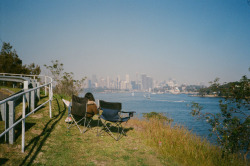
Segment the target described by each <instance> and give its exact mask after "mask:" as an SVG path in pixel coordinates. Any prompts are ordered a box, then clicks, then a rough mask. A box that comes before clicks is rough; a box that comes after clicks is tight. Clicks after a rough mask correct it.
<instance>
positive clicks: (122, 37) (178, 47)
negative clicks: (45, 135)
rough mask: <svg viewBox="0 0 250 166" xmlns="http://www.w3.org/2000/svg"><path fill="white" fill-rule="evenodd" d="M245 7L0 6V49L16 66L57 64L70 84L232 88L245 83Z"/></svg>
mask: <svg viewBox="0 0 250 166" xmlns="http://www.w3.org/2000/svg"><path fill="white" fill-rule="evenodd" d="M248 1H249V0H35V1H34V0H22V1H20V0H0V42H1V43H2V42H7V43H10V44H11V45H12V46H13V48H14V49H15V50H16V52H17V54H18V56H19V58H20V59H22V60H23V64H30V63H33V62H34V63H35V64H38V65H40V66H41V68H43V69H44V67H43V65H44V64H47V65H51V64H52V63H51V61H52V60H59V61H60V62H61V63H63V64H64V71H65V72H73V73H74V75H75V79H80V78H83V77H85V76H87V77H88V78H91V77H92V75H93V74H95V75H96V76H97V77H107V76H109V77H111V78H115V77H116V76H117V75H120V77H121V78H123V79H125V75H126V74H129V75H130V78H131V79H134V78H135V75H136V73H139V74H141V73H144V74H147V75H148V76H151V77H152V78H153V79H154V80H158V81H162V80H168V79H169V78H173V79H175V80H176V81H177V82H178V83H187V84H197V83H199V82H203V83H205V84H207V83H208V82H209V81H213V80H214V79H215V78H216V77H219V78H220V81H221V82H222V83H223V82H231V81H238V80H240V78H241V77H242V76H243V75H247V76H248V77H250V72H249V70H248V68H249V67H250V2H248ZM1 45H2V44H1ZM43 73H47V71H45V70H43Z"/></svg>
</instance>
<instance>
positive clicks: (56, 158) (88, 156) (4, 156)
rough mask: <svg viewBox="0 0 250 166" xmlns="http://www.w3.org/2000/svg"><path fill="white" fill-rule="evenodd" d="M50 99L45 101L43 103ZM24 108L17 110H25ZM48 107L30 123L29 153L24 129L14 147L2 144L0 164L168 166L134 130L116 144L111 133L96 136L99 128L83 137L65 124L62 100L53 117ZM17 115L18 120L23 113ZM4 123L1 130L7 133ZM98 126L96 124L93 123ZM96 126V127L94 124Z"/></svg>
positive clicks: (59, 101) (55, 102)
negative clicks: (24, 138) (50, 116)
mask: <svg viewBox="0 0 250 166" xmlns="http://www.w3.org/2000/svg"><path fill="white" fill-rule="evenodd" d="M46 99H47V98H44V99H42V101H44V100H46ZM21 108H22V105H20V106H18V108H17V109H21ZM48 110H49V107H48V104H47V105H46V106H45V107H44V108H42V109H41V110H39V111H37V112H36V113H35V114H33V115H31V117H29V118H27V120H26V127H27V129H26V142H25V143H26V150H25V153H21V135H20V132H21V126H18V127H17V129H16V134H17V141H16V143H15V144H14V145H8V144H4V143H3V139H1V144H0V163H2V164H3V163H4V164H7V165H29V164H35V165H40V164H41V165H44V164H46V165H68V164H72V165H166V164H167V163H166V161H165V160H163V159H162V158H161V157H160V156H159V155H158V154H157V153H156V151H155V150H154V149H153V148H151V147H149V146H147V145H145V144H144V141H142V140H141V139H140V135H139V134H138V133H137V132H136V130H134V129H132V128H127V129H129V130H128V131H127V135H128V136H127V137H123V138H122V139H121V140H120V141H115V140H114V139H113V138H111V137H110V136H109V135H107V134H103V135H102V136H101V137H97V136H96V131H97V128H98V127H96V126H95V127H93V129H91V130H88V131H87V132H86V133H85V134H81V133H80V132H79V130H78V129H77V128H76V127H74V128H71V129H70V130H68V129H67V125H66V123H65V122H64V120H65V118H66V116H67V110H66V108H65V107H64V105H63V103H62V102H61V100H60V99H54V100H53V118H52V119H50V118H49V112H48ZM18 112H19V113H17V114H16V119H17V118H18V117H19V116H21V112H20V111H18ZM2 124H3V122H0V126H1V127H0V131H2V130H3V125H2ZM93 124H94V123H93ZM94 125H95V124H94Z"/></svg>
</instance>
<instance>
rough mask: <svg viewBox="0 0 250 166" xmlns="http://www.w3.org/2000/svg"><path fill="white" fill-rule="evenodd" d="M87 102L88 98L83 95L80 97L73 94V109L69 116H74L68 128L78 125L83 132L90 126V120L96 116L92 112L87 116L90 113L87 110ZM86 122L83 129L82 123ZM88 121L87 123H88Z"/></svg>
mask: <svg viewBox="0 0 250 166" xmlns="http://www.w3.org/2000/svg"><path fill="white" fill-rule="evenodd" d="M87 103H88V99H87V98H83V97H78V96H75V95H73V96H72V105H71V108H70V109H71V111H70V113H69V116H70V117H71V118H72V121H71V122H69V123H68V126H67V127H68V129H70V128H71V127H73V126H77V128H78V129H79V130H80V132H81V133H85V132H86V131H87V130H88V128H90V127H91V126H90V122H91V121H92V117H93V116H94V115H93V114H91V116H90V117H88V116H87V114H89V113H88V112H87ZM83 122H84V128H85V129H84V130H81V128H80V125H82V123H83ZM86 123H87V124H86Z"/></svg>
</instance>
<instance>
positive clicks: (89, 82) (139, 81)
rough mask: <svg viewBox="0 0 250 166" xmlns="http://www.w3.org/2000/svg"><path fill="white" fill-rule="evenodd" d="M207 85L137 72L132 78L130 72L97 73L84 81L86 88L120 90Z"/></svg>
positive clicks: (148, 89) (147, 89)
mask: <svg viewBox="0 0 250 166" xmlns="http://www.w3.org/2000/svg"><path fill="white" fill-rule="evenodd" d="M189 85H197V86H205V84H204V83H202V82H199V83H197V84H186V83H179V82H178V81H177V80H175V79H173V78H169V79H168V80H161V81H157V80H154V79H153V78H152V77H150V76H148V75H147V74H145V73H143V74H139V73H136V78H135V79H131V78H130V75H129V74H126V75H125V76H124V77H121V76H120V75H117V77H115V78H111V77H109V76H107V77H102V76H100V77H98V76H97V75H95V74H94V75H92V77H87V78H86V80H85V82H84V88H89V89H92V88H93V89H95V88H107V89H118V90H144V91H151V90H153V89H154V88H163V87H165V86H169V87H172V88H175V87H181V86H189Z"/></svg>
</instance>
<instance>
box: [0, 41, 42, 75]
mask: <svg viewBox="0 0 250 166" xmlns="http://www.w3.org/2000/svg"><path fill="white" fill-rule="evenodd" d="M12 48H13V47H12V46H11V45H10V43H5V42H3V45H2V49H1V52H0V73H15V74H33V75H39V74H40V73H41V69H40V66H38V65H35V64H34V63H32V64H30V65H28V66H27V65H23V64H22V60H21V59H20V58H19V57H18V55H17V53H16V50H15V49H14V50H12Z"/></svg>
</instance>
